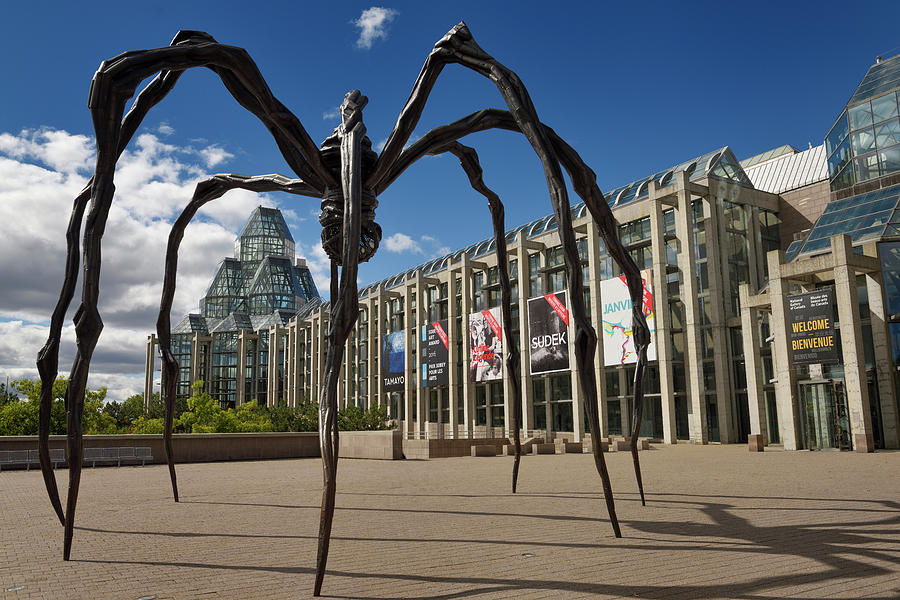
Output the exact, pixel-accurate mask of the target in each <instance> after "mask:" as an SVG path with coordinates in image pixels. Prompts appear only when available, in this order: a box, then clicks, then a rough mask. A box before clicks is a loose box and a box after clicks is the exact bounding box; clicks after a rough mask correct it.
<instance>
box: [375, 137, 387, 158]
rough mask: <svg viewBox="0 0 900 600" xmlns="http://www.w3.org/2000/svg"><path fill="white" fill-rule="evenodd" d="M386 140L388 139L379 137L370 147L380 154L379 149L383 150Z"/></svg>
mask: <svg viewBox="0 0 900 600" xmlns="http://www.w3.org/2000/svg"><path fill="white" fill-rule="evenodd" d="M387 141H388V139H387V138H383V139H380V140H378V141H377V142H375V145H374V146H372V148H373V149H374V150H375V152H378V153H379V154H381V151H382V150H384V145H385V144H387Z"/></svg>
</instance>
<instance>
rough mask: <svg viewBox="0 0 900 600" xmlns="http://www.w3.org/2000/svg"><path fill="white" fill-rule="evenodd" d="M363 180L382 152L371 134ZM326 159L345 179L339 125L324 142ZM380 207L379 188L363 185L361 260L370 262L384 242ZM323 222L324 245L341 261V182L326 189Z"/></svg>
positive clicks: (338, 176)
mask: <svg viewBox="0 0 900 600" xmlns="http://www.w3.org/2000/svg"><path fill="white" fill-rule="evenodd" d="M361 145H362V165H361V171H362V172H361V175H362V180H363V181H365V180H366V179H367V178H368V175H369V173H371V171H372V167H373V166H374V165H375V161H376V160H377V159H378V155H377V154H376V153H375V152H374V151H373V150H372V141H371V140H370V139H369V138H368V136H365V137H363V140H362V144H361ZM321 157H322V162H323V164H324V165H325V167H326V168H328V169H329V170H330V171H331V172H332V173H333V174H334V178H335V179H336V180H337V181H338V182H340V181H341V141H340V135H339V129H335V130H334V133H332V134H331V135H330V136H328V139H326V140H325V142H324V143H323V144H322V152H321ZM377 207H378V199H377V198H376V197H375V191H374V190H372V189H371V188H366V187H363V189H362V202H361V205H360V211H361V215H360V217H361V225H362V227H361V229H360V235H359V262H361V263H362V262H366V261H368V260H369V259H370V258H372V257H373V256H374V255H375V252H376V251H377V250H378V244H379V243H380V242H381V226H380V225H379V224H378V223H376V222H375V209H376V208H377ZM319 223H320V224H321V225H322V248H323V249H324V250H325V253H326V254H327V255H328V258H330V259H332V260H335V261H337V263H338V264H341V263H342V261H343V249H344V190H343V189H342V188H341V185H340V183H338V185H337V186H335V187H333V188H328V189H326V190H325V196H324V197H323V198H322V212H321V214H320V215H319Z"/></svg>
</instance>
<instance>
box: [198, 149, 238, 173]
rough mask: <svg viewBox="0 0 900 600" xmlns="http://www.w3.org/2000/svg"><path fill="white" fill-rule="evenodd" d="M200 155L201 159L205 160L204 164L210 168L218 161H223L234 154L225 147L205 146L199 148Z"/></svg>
mask: <svg viewBox="0 0 900 600" xmlns="http://www.w3.org/2000/svg"><path fill="white" fill-rule="evenodd" d="M200 156H202V157H203V160H205V161H206V166H207V167H209V168H210V169H211V168H213V167H214V166H216V165H218V164H219V163H223V162H225V161H226V160H228V159H230V158H234V154H232V153H231V152H227V151H226V150H225V149H223V148H220V147H219V146H215V145H213V146H207V147H206V148H203V149H202V150H200Z"/></svg>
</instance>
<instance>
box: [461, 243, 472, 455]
mask: <svg viewBox="0 0 900 600" xmlns="http://www.w3.org/2000/svg"><path fill="white" fill-rule="evenodd" d="M460 274H461V275H462V331H460V339H462V349H463V361H462V368H463V373H462V376H463V420H464V421H465V431H466V438H468V439H472V438H473V437H474V434H475V384H474V383H472V381H471V380H470V378H469V365H470V364H471V361H472V351H471V348H469V313H471V312H472V267H471V265H470V261H469V256H468V255H467V254H463V255H462V257H461V264H460Z"/></svg>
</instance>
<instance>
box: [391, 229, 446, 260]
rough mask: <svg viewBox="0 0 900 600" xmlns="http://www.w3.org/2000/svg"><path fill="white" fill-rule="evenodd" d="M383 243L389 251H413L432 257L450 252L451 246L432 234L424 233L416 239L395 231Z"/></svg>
mask: <svg viewBox="0 0 900 600" xmlns="http://www.w3.org/2000/svg"><path fill="white" fill-rule="evenodd" d="M383 244H384V247H385V248H386V249H387V250H388V251H389V252H397V253H401V252H412V253H413V254H421V255H423V256H428V257H430V258H437V257H438V256H444V255H445V254H450V247H449V246H445V245H443V244H441V241H440V240H439V239H437V238H436V237H433V236H430V235H423V236H420V237H419V239H418V240H415V239H413V238H412V237H410V236H408V235H406V234H405V233H395V234H393V235H391V236H389V237H387V238H385V239H384V241H383Z"/></svg>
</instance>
